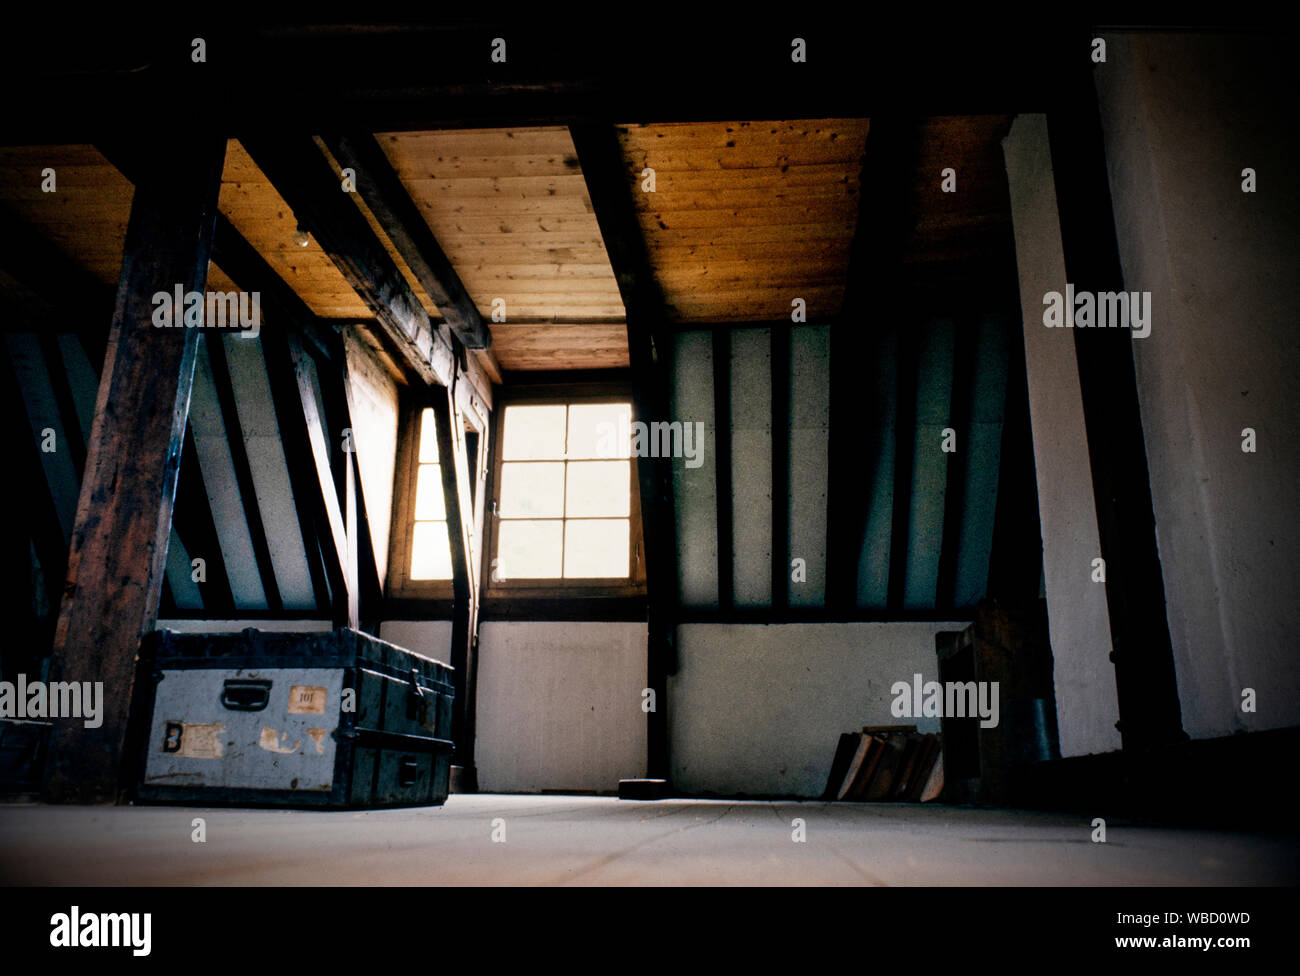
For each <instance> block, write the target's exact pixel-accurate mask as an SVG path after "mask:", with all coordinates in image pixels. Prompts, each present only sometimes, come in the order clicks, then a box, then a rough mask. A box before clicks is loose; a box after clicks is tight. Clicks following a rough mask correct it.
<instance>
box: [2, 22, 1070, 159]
mask: <svg viewBox="0 0 1300 976" xmlns="http://www.w3.org/2000/svg"><path fill="white" fill-rule="evenodd" d="M804 14H805V12H803V11H801V15H800V18H799V28H798V33H799V36H801V37H803V38H805V39H806V40H807V44H808V48H807V50H808V59H807V61H806V62H803V63H793V62H792V60H791V57H790V54H791V48H790V39H791V33H792V32H783V31H782V30H780V29H774V28H772V26H771V25H769V24H754V25H729V27H728V31H727V36H726V43H719V35H718V34H717V33H716V32H714V31H704V30H701V31H682V30H677V29H674V28H675V25H674V23H673V22H672V21H670V20H665V21H664V22H663V23H661V24H658V25H653V24H644V25H642V24H639V25H638V26H637V29H636V30H621V31H617V36H618V43H616V44H608V45H599V44H593V43H591V38H590V37H589V36H588V35H587V33H586V32H584V31H580V30H573V29H572V25H571V24H569V23H567V22H565V21H564V20H563V19H562V18H561V19H555V18H552V21H553V22H551V23H533V24H529V25H527V26H523V25H521V24H520V23H519V22H518V20H514V21H511V20H509V19H506V18H502V20H500V21H498V22H496V23H492V22H491V21H490V20H482V19H480V18H478V17H477V16H475V17H474V18H473V23H472V24H463V23H462V24H460V25H450V26H449V25H445V24H444V25H433V24H425V25H412V26H411V27H410V28H409V29H407V30H393V29H392V28H391V26H390V27H389V28H388V29H385V30H382V31H377V30H375V29H373V27H372V26H368V25H364V24H359V25H356V26H355V28H353V29H351V30H348V29H341V28H340V27H339V26H338V25H331V26H329V27H324V26H321V27H317V28H311V27H303V26H297V25H295V26H286V25H284V24H267V23H262V24H260V25H259V24H257V23H250V22H248V21H246V20H245V19H244V18H240V19H238V20H237V21H232V20H231V19H230V18H228V17H227V18H219V19H214V20H213V21H212V22H209V23H208V24H206V25H205V26H204V28H203V30H202V34H203V36H204V37H205V38H206V39H207V41H208V49H209V51H210V52H211V53H210V54H209V58H208V63H207V64H205V65H204V66H203V70H202V71H195V70H193V68H194V66H193V65H192V64H190V63H189V59H188V56H187V55H188V52H189V50H190V40H191V38H192V37H194V36H195V33H196V28H195V27H194V26H193V25H192V24H191V22H190V21H188V20H186V21H185V22H184V25H183V26H175V25H151V26H146V25H143V24H141V23H138V22H133V23H130V24H121V25H116V26H112V25H109V26H107V27H106V26H105V25H99V26H98V27H97V29H96V30H94V31H87V32H84V34H83V36H69V37H68V38H66V39H65V41H64V43H63V44H61V45H60V47H59V49H58V50H56V51H49V50H45V49H44V48H43V47H42V45H41V44H39V43H32V42H31V41H32V40H33V39H32V38H31V37H30V36H29V35H24V34H23V33H22V32H21V31H12V32H10V35H9V36H7V37H6V38H4V40H5V41H9V42H10V43H9V44H8V45H5V47H4V51H3V53H4V55H5V57H4V59H3V60H4V63H5V65H6V70H7V72H9V73H10V75H11V77H12V78H14V79H15V83H17V81H18V80H19V79H24V80H25V79H26V78H29V77H39V78H40V80H41V84H40V85H39V86H32V89H31V91H30V92H28V94H27V96H26V97H24V98H23V99H21V100H19V101H17V102H15V104H14V105H12V106H10V116H11V118H10V119H7V123H8V124H7V125H6V132H5V134H4V137H5V138H7V139H10V140H12V141H14V142H15V143H22V142H26V143H31V142H34V141H49V142H72V141H79V140H84V137H85V133H86V132H93V131H95V130H96V129H97V128H102V127H104V126H106V125H107V124H109V123H108V122H106V121H105V120H107V119H111V118H112V117H113V108H114V107H115V106H119V105H123V104H159V105H160V106H162V107H163V108H164V109H165V111H164V112H163V113H162V117H173V113H175V114H176V116H177V117H178V116H179V113H180V112H182V111H183V110H184V108H185V107H186V106H192V105H195V104H204V105H205V107H206V108H207V112H206V114H205V122H206V124H208V125H210V126H211V127H212V129H213V131H221V132H223V133H224V134H231V133H232V131H233V128H234V127H238V126H260V125H265V126H266V127H267V128H268V129H270V128H274V127H282V126H283V125H284V124H285V118H284V105H283V102H282V101H280V100H277V99H274V98H268V97H267V92H270V91H283V92H288V91H292V92H294V100H293V119H292V122H293V124H294V125H296V126H299V127H301V128H302V130H303V131H318V132H319V131H326V130H329V129H333V130H334V131H343V130H353V129H355V130H358V131H370V132H384V131H389V130H396V129H406V130H421V129H442V128H456V127H466V126H470V127H488V126H519V125H539V124H540V125H567V124H571V123H575V122H578V121H580V120H582V119H593V118H600V119H605V120H609V121H619V120H628V119H635V120H638V121H646V122H671V121H694V120H712V121H730V120H734V119H746V118H760V119H761V118H766V119H799V118H840V117H850V116H860V115H864V114H871V115H878V114H884V113H885V112H889V111H898V110H900V109H909V110H914V111H918V112H920V113H923V114H929V115H961V114H966V115H970V114H991V113H999V114H1000V113H1005V112H1024V111H1041V110H1043V109H1044V108H1045V107H1046V106H1047V105H1048V104H1049V103H1050V100H1051V97H1052V93H1053V92H1054V90H1055V89H1056V88H1058V87H1059V84H1060V79H1061V78H1062V76H1063V75H1064V74H1065V69H1066V66H1068V65H1069V64H1070V63H1071V60H1072V58H1073V57H1074V56H1075V52H1074V51H1070V50H1067V49H1065V48H1064V46H1063V44H1062V43H1061V42H1062V37H1061V32H1060V31H1050V30H1049V31H1041V32H1039V33H1038V34H1036V35H1035V36H1034V37H1033V38H1032V43H1026V42H1025V41H1026V38H1025V36H1024V35H1023V34H1022V33H1021V32H1018V31H987V32H984V33H983V34H982V35H981V36H980V38H979V40H980V43H978V44H973V43H971V36H970V33H969V31H968V30H964V29H961V28H960V27H959V26H958V25H951V26H948V27H946V28H945V27H944V26H943V25H933V27H931V26H930V25H927V29H926V30H924V31H920V32H911V33H908V32H899V31H893V32H890V34H889V43H888V44H884V45H881V46H879V47H878V48H876V49H873V50H872V51H871V55H870V57H864V56H863V53H862V48H861V40H860V35H859V33H858V32H855V31H846V30H844V28H843V23H842V21H841V20H837V19H833V18H830V17H821V18H816V17H807V16H805V15H804ZM496 36H501V37H503V38H505V39H506V40H507V41H508V42H509V51H508V53H509V58H508V61H506V62H504V63H495V62H493V61H491V60H490V59H489V57H488V42H489V40H490V39H491V38H493V37H496ZM169 51H170V52H177V54H176V56H175V57H174V58H166V57H162V56H160V55H161V54H162V53H164V52H169ZM249 65H256V66H257V69H258V70H257V71H255V72H251V71H249V70H248V66H249ZM665 65H671V66H672V70H671V71H663V70H662V69H663V67H664V66H665ZM187 69H188V70H187ZM656 72H657V74H656V81H655V84H653V85H649V84H645V82H644V78H645V77H646V75H647V73H656ZM304 79H311V80H312V84H310V85H307V84H304ZM218 95H219V97H217V96H218ZM70 135H71V136H75V137H76V138H69V136H70ZM36 137H39V138H36Z"/></svg>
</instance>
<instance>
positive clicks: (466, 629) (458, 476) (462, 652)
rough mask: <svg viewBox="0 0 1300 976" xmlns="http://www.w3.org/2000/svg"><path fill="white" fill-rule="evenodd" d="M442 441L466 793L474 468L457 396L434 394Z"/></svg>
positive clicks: (470, 756)
mask: <svg viewBox="0 0 1300 976" xmlns="http://www.w3.org/2000/svg"><path fill="white" fill-rule="evenodd" d="M429 406H430V407H431V408H432V409H433V418H434V426H435V428H436V430H437V435H438V458H439V460H440V461H441V462H442V463H441V464H440V465H439V467H440V470H441V472H442V490H443V498H444V499H445V502H446V511H447V537H448V541H449V542H450V544H451V567H452V577H451V583H452V629H451V662H450V663H451V666H452V667H453V668H455V669H456V673H455V680H456V684H457V687H456V701H455V705H454V707H453V709H452V732H451V737H452V741H453V742H455V743H456V754H455V758H454V762H455V764H456V765H458V766H460V767H461V769H462V773H461V783H460V784H459V785H460V788H461V790H462V791H463V792H472V791H473V790H474V789H475V788H476V782H475V780H476V775H475V768H474V738H473V735H472V731H471V728H470V726H469V723H468V721H467V717H468V715H469V713H470V711H471V709H470V702H471V700H472V699H473V687H472V685H471V683H470V680H469V679H470V675H471V673H472V671H473V667H472V660H471V658H472V651H473V644H474V629H475V621H476V618H477V613H478V609H477V608H478V598H479V576H478V571H477V565H476V563H475V558H474V546H473V538H472V536H473V533H472V529H471V527H472V526H473V525H474V511H473V506H472V505H471V502H470V485H469V464H468V459H467V458H466V456H465V454H466V452H465V424H464V420H463V418H462V417H461V414H460V411H459V410H458V409H457V407H456V396H455V392H454V391H453V390H451V389H442V388H433V389H430V391H429Z"/></svg>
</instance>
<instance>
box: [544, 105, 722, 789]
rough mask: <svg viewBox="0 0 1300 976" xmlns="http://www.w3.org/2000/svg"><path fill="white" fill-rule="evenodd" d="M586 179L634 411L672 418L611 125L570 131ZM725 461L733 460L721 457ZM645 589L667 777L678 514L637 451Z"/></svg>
mask: <svg viewBox="0 0 1300 976" xmlns="http://www.w3.org/2000/svg"><path fill="white" fill-rule="evenodd" d="M569 132H570V134H571V135H572V137H573V145H574V148H575V149H576V150H577V153H578V162H579V165H580V166H581V169H582V175H583V177H584V178H585V180H586V183H587V192H588V194H589V195H590V197H591V205H592V209H593V210H594V211H595V215H596V222H597V223H598V224H599V225H600V234H601V237H602V238H603V239H604V242H605V251H606V253H607V254H608V255H609V262H610V266H611V267H612V268H613V270H614V277H615V278H616V279H617V281H618V290H619V293H620V294H621V295H622V298H623V307H624V309H625V311H626V313H627V346H628V360H629V363H630V368H631V373H632V415H633V419H634V420H640V421H643V422H646V423H649V422H652V421H653V420H656V419H661V418H662V419H667V418H668V416H669V394H668V390H669V374H668V369H669V365H670V362H671V359H672V355H673V345H672V334H671V332H670V330H669V329H668V327H667V315H666V309H665V304H664V299H663V294H662V292H661V291H660V289H659V284H658V282H657V281H656V280H655V277H654V273H653V271H652V270H651V266H650V259H649V255H648V252H647V250H646V243H645V237H644V236H643V234H642V231H641V222H640V220H639V218H638V217H637V209H636V200H635V198H634V197H633V195H632V183H631V180H630V177H631V175H632V174H631V173H630V172H629V170H628V166H627V161H626V159H625V157H624V155H623V149H622V146H621V145H620V143H619V139H618V132H617V130H616V129H615V128H614V126H612V125H575V126H571V127H570V129H569ZM717 463H718V464H719V465H723V464H730V463H731V459H730V458H729V457H727V458H723V457H718V459H717ZM636 464H637V480H638V483H639V486H640V499H641V520H642V537H643V539H644V544H645V568H646V588H647V591H648V594H649V620H648V631H649V634H648V644H647V655H646V656H647V680H648V681H649V682H650V685H649V687H651V688H652V689H654V690H655V694H656V697H657V700H658V707H657V708H656V710H655V711H652V712H650V713H649V730H648V731H649V734H648V737H647V741H648V745H647V759H646V762H647V771H648V774H649V775H650V776H653V777H658V778H664V779H666V778H668V773H669V756H668V721H667V717H668V710H667V679H668V675H670V674H672V673H674V672H675V671H676V670H677V660H676V629H675V608H676V603H677V526H676V518H675V515H674V512H673V472H672V464H673V462H672V459H671V458H648V457H638V458H637V459H636Z"/></svg>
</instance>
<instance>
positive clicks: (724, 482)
mask: <svg viewBox="0 0 1300 976" xmlns="http://www.w3.org/2000/svg"><path fill="white" fill-rule="evenodd" d="M712 339H713V428H714V430H713V445H714V453H715V454H716V455H717V457H715V458H714V462H713V463H714V473H713V478H714V495H715V502H716V509H717V532H718V609H719V610H720V611H721V610H730V609H731V608H732V606H733V605H734V603H735V600H736V524H735V521H734V511H733V509H734V501H735V491H734V489H733V487H732V483H731V330H730V329H728V328H727V327H726V326H723V325H719V326H715V327H714V329H713V333H712Z"/></svg>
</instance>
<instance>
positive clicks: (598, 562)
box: [564, 519, 628, 579]
mask: <svg viewBox="0 0 1300 976" xmlns="http://www.w3.org/2000/svg"><path fill="white" fill-rule="evenodd" d="M627 574H628V521H627V519H570V520H569V521H567V522H565V523H564V575H565V578H566V579H603V578H610V577H619V578H621V577H626V576H627Z"/></svg>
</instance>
